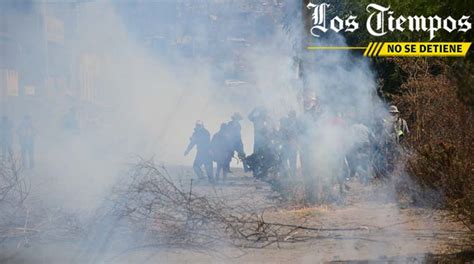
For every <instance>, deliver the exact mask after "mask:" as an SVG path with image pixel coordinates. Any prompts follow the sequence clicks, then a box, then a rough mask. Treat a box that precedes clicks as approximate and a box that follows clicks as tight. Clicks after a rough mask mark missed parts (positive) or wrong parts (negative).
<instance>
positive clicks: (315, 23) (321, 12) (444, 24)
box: [306, 2, 472, 40]
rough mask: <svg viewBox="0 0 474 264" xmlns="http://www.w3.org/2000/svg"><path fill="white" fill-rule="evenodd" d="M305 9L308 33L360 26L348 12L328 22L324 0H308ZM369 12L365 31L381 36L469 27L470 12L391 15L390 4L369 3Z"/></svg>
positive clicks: (316, 35) (351, 30)
mask: <svg viewBox="0 0 474 264" xmlns="http://www.w3.org/2000/svg"><path fill="white" fill-rule="evenodd" d="M306 7H307V8H308V9H310V10H313V11H312V15H311V19H312V26H311V30H310V31H311V35H313V36H315V37H320V35H321V33H326V32H327V31H328V30H329V29H330V30H332V31H334V32H340V31H341V30H344V31H345V32H354V31H356V30H358V29H359V23H358V22H357V16H353V15H349V16H348V17H347V18H346V19H344V20H343V19H342V18H340V17H338V16H335V17H333V18H332V19H330V21H329V25H328V24H327V23H326V22H327V20H328V18H327V17H326V14H327V12H326V11H327V8H329V7H330V5H329V4H327V3H322V4H313V3H312V2H309V3H308V5H307V6H306ZM366 10H367V12H368V13H369V16H368V18H367V21H366V28H367V31H368V32H369V33H370V34H371V35H372V36H376V37H380V36H384V35H386V34H387V33H389V32H393V31H405V30H409V31H411V32H414V31H417V32H419V31H423V32H429V34H430V40H432V39H433V38H434V37H435V33H436V32H437V31H439V30H445V31H447V32H449V33H451V32H454V31H457V32H467V31H469V30H470V29H471V27H472V25H471V22H470V21H469V18H470V16H462V17H461V18H459V19H454V18H452V17H451V16H448V17H446V18H441V17H439V16H437V15H435V16H428V17H425V16H417V15H415V16H407V17H405V16H403V15H400V16H398V17H394V12H393V11H391V10H390V6H388V7H384V6H381V5H378V4H373V3H372V4H369V5H367V8H366Z"/></svg>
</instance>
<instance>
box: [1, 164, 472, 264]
mask: <svg viewBox="0 0 474 264" xmlns="http://www.w3.org/2000/svg"><path fill="white" fill-rule="evenodd" d="M184 174H185V175H189V176H190V175H192V174H191V173H190V172H189V171H187V172H186V173H184ZM195 185H196V187H195V188H196V190H197V191H201V192H208V193H209V194H210V195H211V194H212V195H217V196H219V197H224V198H225V199H227V200H228V201H229V203H240V202H245V203H249V202H250V203H252V204H253V205H255V206H256V207H262V208H263V207H269V206H275V207H279V208H280V209H277V210H269V211H268V212H267V213H266V214H265V219H266V220H267V221H269V222H278V223H287V224H298V225H300V224H303V225H305V226H310V227H318V228H331V229H347V228H358V229H359V230H357V231H346V230H342V231H337V230H336V231H325V232H314V231H311V232H309V231H299V232H298V233H296V234H294V235H295V236H302V237H306V238H309V240H308V241H306V242H299V243H281V244H279V245H277V244H273V245H271V246H269V247H266V248H264V249H237V248H235V247H229V246H226V245H222V246H220V247H218V248H214V249H212V250H209V251H205V252H195V251H190V250H183V249H163V248H141V249H136V250H130V251H126V252H113V251H111V252H107V253H106V254H104V255H102V256H101V257H100V258H95V259H93V260H91V259H87V258H85V259H84V258H82V257H78V256H79V255H80V252H81V251H83V250H82V248H81V247H83V242H82V241H70V242H67V243H64V242H61V243H47V244H32V245H31V246H30V247H28V248H24V249H21V250H16V251H15V252H14V253H13V254H4V256H7V255H8V257H4V258H3V260H2V262H5V263H97V262H98V263H320V262H336V263H337V262H340V263H345V262H362V263H366V261H374V262H382V263H392V262H397V263H407V262H408V263H421V262H424V261H429V262H431V261H434V258H433V256H431V255H430V254H433V255H447V254H452V253H456V252H460V251H462V252H464V253H465V254H464V258H460V257H459V256H456V258H457V260H462V261H461V262H464V261H468V260H470V261H474V256H473V254H472V249H469V248H467V246H466V245H467V244H468V243H470V244H472V240H470V239H472V238H471V237H469V234H468V232H467V230H466V229H465V228H464V227H463V225H461V224H460V223H458V222H456V221H454V220H453V219H452V218H450V217H449V216H448V215H447V213H446V212H443V211H434V210H429V209H423V208H403V209H402V208H400V206H399V205H397V204H396V203H395V202H394V201H393V197H392V191H391V189H390V188H389V187H381V186H363V185H361V184H359V183H357V182H350V183H349V186H350V187H351V188H350V190H349V192H348V194H347V197H346V199H345V202H344V203H343V204H341V205H337V206H336V205H332V206H320V207H312V208H298V207H294V206H293V207H292V206H291V205H289V204H281V202H280V201H278V200H275V199H274V197H275V195H274V194H273V193H272V192H271V190H270V188H269V187H268V185H266V184H265V183H261V182H256V181H255V180H254V179H253V178H251V177H248V176H247V177H244V176H243V175H241V173H236V176H233V177H231V178H230V180H229V181H228V182H227V184H225V185H224V184H219V185H217V186H216V187H210V186H209V185H208V184H207V183H206V182H205V181H204V182H203V181H201V182H197V183H195ZM282 208H284V209H282ZM2 251H3V252H7V251H6V249H2V248H0V252H2ZM119 253H120V254H119ZM85 260H87V261H85ZM449 262H451V261H450V260H448V261H447V263H449Z"/></svg>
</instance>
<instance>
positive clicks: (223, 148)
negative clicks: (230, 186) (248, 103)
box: [211, 123, 233, 182]
mask: <svg viewBox="0 0 474 264" xmlns="http://www.w3.org/2000/svg"><path fill="white" fill-rule="evenodd" d="M229 140H230V137H229V129H228V126H227V124H226V123H222V124H221V127H220V129H219V131H218V132H217V133H216V134H214V136H212V140H211V148H212V155H213V160H214V161H215V162H216V164H217V167H216V173H215V178H214V179H215V181H216V182H217V181H218V180H219V178H220V175H221V172H222V179H223V180H224V181H225V180H226V178H227V172H228V168H227V166H228V164H229V162H230V160H232V154H233V150H232V149H231V146H230V143H229Z"/></svg>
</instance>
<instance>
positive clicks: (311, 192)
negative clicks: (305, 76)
mask: <svg viewBox="0 0 474 264" xmlns="http://www.w3.org/2000/svg"><path fill="white" fill-rule="evenodd" d="M322 108H323V107H321V105H320V104H319V102H318V100H317V98H316V93H315V92H314V91H312V90H305V91H304V93H303V109H304V111H303V113H302V114H301V115H300V116H297V115H296V112H295V111H290V112H289V113H288V115H287V116H285V117H283V118H281V119H280V120H279V124H278V125H275V124H274V122H272V120H271V118H270V116H269V114H268V112H267V110H266V109H265V108H264V107H257V108H255V109H253V111H251V113H250V114H249V116H248V119H249V120H250V121H251V122H252V123H253V127H254V146H253V153H252V154H251V155H249V156H246V155H245V153H244V150H243V144H242V139H241V127H240V123H239V122H240V121H241V120H242V117H241V116H240V114H238V113H236V114H234V115H233V116H232V118H231V121H230V122H228V123H224V124H222V125H221V128H220V130H219V131H218V132H217V133H216V134H215V135H214V136H212V138H211V136H210V133H209V131H207V129H206V128H205V127H204V124H203V123H202V121H198V122H197V123H196V127H195V129H194V133H193V135H192V137H191V139H190V143H189V145H188V148H187V149H186V151H185V155H187V154H188V153H189V151H190V150H191V149H192V148H193V147H194V146H197V155H196V159H195V161H194V165H193V168H194V171H195V172H196V174H197V176H198V177H200V178H203V177H204V176H203V172H202V167H203V166H204V168H205V170H206V174H207V177H208V178H209V180H210V181H211V182H213V181H215V180H218V179H219V178H220V175H222V177H223V179H225V177H226V174H227V173H228V172H229V171H230V170H229V164H230V162H231V160H232V157H233V156H234V153H235V152H236V153H237V154H238V157H239V159H240V160H242V162H243V165H244V169H245V170H246V171H252V172H253V175H254V177H256V178H259V179H266V178H267V177H268V176H269V175H271V176H272V177H275V175H276V176H277V177H286V178H291V177H294V176H295V175H296V171H297V169H296V168H297V160H298V156H299V160H300V164H301V174H302V177H303V180H304V181H305V187H306V188H307V190H306V193H307V196H308V198H309V200H321V199H322V198H321V196H322V194H321V193H324V191H323V190H322V189H323V188H325V187H324V186H325V185H326V186H334V185H337V184H338V185H339V187H340V188H339V189H340V190H342V188H343V187H342V186H344V184H343V181H344V179H346V178H349V177H357V178H359V179H361V180H362V181H365V182H367V181H368V180H370V177H372V175H373V171H372V166H374V163H375V162H374V160H375V156H376V155H377V154H375V152H377V151H379V150H381V149H384V151H385V152H391V151H392V152H393V150H394V149H396V148H397V147H398V145H399V143H400V141H401V140H402V139H403V138H404V137H405V136H406V135H407V134H408V133H409V130H408V126H407V122H406V121H405V120H404V119H402V118H401V117H400V112H399V111H398V108H397V107H396V106H394V105H392V106H390V107H389V109H388V112H389V114H390V115H389V116H386V117H384V118H382V119H381V120H378V121H380V122H378V121H377V122H378V123H377V122H376V123H377V124H376V125H374V124H370V126H369V125H367V124H364V121H363V120H361V119H360V118H357V117H356V113H355V112H354V111H349V112H346V113H344V114H336V115H330V114H326V115H325V114H324V109H322ZM324 118H326V119H325V120H324V121H325V122H323V124H324V126H329V128H328V127H325V128H324V129H323V128H322V127H321V120H323V119H324ZM318 126H319V127H318ZM369 127H370V128H369ZM321 130H326V131H327V133H326V134H325V133H324V132H321ZM374 130H376V131H374ZM334 137H336V140H334ZM338 137H339V138H338ZM348 138H349V139H348ZM330 140H331V141H334V142H332V143H331V145H330V146H329V150H328V149H326V150H325V151H326V153H321V149H322V148H324V147H322V146H323V145H324V144H325V142H324V141H330ZM379 152H380V151H379ZM380 156H382V157H380ZM377 159H379V160H378V161H377V162H378V163H379V164H378V165H380V164H381V163H387V162H390V161H388V159H389V157H388V156H387V157H386V154H380V155H379V157H377ZM318 160H323V161H321V162H325V163H331V164H322V163H321V164H318ZM315 161H316V162H315ZM213 162H216V164H217V171H216V172H215V174H213ZM318 166H319V167H323V166H331V167H332V168H336V169H335V170H332V171H331V172H328V171H322V170H321V169H320V168H318ZM381 166H386V165H381ZM322 173H331V174H334V175H336V176H334V177H332V178H331V177H329V178H330V179H331V181H330V182H327V180H326V183H324V181H325V179H322V178H323V177H321V175H318V174H322ZM325 178H326V179H327V178H328V177H325ZM329 188H330V187H329ZM315 190H316V191H315Z"/></svg>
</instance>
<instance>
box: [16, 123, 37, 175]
mask: <svg viewBox="0 0 474 264" xmlns="http://www.w3.org/2000/svg"><path fill="white" fill-rule="evenodd" d="M17 134H18V139H19V142H20V150H21V161H22V165H23V166H24V167H25V168H29V169H32V168H33V167H34V164H35V159H34V149H35V136H36V131H35V128H34V127H33V124H32V122H31V117H30V116H28V115H26V116H25V117H24V118H23V120H22V121H21V123H20V125H19V126H18V130H17Z"/></svg>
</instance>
